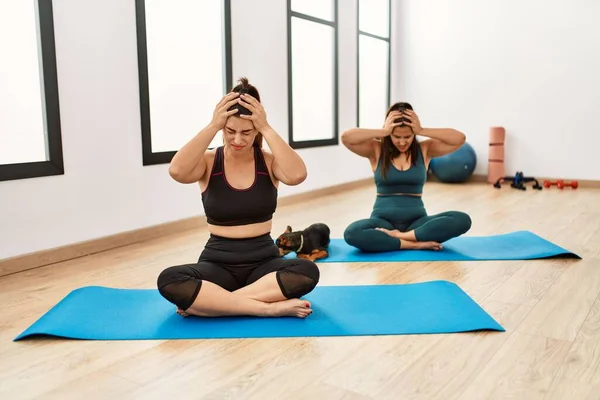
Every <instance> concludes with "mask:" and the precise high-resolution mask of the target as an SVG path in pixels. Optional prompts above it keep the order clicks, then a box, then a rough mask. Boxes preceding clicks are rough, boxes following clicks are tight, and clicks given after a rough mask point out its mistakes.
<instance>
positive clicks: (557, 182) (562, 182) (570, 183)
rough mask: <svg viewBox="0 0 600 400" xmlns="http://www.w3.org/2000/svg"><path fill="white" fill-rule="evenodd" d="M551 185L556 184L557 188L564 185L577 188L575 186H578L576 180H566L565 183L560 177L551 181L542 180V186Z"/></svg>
mask: <svg viewBox="0 0 600 400" xmlns="http://www.w3.org/2000/svg"><path fill="white" fill-rule="evenodd" d="M553 185H556V187H557V188H559V189H563V188H564V187H565V186H570V187H572V188H573V189H577V187H579V183H578V182H577V181H571V182H566V183H565V181H563V180H562V179H559V180H557V181H556V182H551V181H549V180H545V181H544V187H545V188H546V189H547V188H549V187H550V186H553Z"/></svg>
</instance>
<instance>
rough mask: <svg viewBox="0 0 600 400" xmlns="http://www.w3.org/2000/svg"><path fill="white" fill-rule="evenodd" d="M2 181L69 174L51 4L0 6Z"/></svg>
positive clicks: (18, 0) (43, 0) (44, 0)
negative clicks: (64, 164)
mask: <svg viewBox="0 0 600 400" xmlns="http://www.w3.org/2000/svg"><path fill="white" fill-rule="evenodd" d="M0 48H1V49H2V62H1V63H0V88H2V90H0V181H8V180H16V179H26V178H36V177H42V176H50V175H61V174H63V173H64V166H63V154H62V140H61V127H60V110H59V103H58V82H57V81H58V79H57V74H56V53H55V46H54V21H53V15H52V1H51V0H37V1H22V0H9V1H2V2H0Z"/></svg>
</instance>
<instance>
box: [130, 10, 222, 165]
mask: <svg viewBox="0 0 600 400" xmlns="http://www.w3.org/2000/svg"><path fill="white" fill-rule="evenodd" d="M135 13H136V32H137V53H138V77H139V78H138V79H139V96H140V100H139V101H140V122H141V135H142V165H143V166H149V165H158V164H169V163H170V162H171V160H172V159H173V157H174V156H175V154H176V153H177V150H171V151H160V152H153V151H152V127H151V123H150V92H149V82H148V47H147V41H146V2H145V0H135ZM221 38H222V39H223V41H224V54H223V59H224V63H223V64H224V66H225V71H224V75H225V79H224V84H223V85H224V88H223V95H225V94H227V92H228V91H229V90H231V88H232V84H233V78H232V77H233V75H232V52H231V0H224V1H223V31H222V32H221Z"/></svg>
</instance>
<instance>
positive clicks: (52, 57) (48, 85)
mask: <svg viewBox="0 0 600 400" xmlns="http://www.w3.org/2000/svg"><path fill="white" fill-rule="evenodd" d="M36 4H37V15H36V17H37V20H38V23H39V31H38V35H37V39H38V44H39V46H40V49H41V54H40V56H41V59H40V65H39V67H40V70H41V71H40V72H41V74H42V77H43V82H41V89H42V96H41V98H40V100H41V101H42V107H43V112H44V113H43V117H44V118H43V122H44V127H45V130H46V135H45V141H46V156H47V158H48V160H47V161H31V162H23V163H13V164H0V182H1V181H11V180H19V179H30V178H41V177H48V176H55V175H64V173H65V168H64V161H63V148H62V129H61V121H60V103H59V95H58V71H57V64H56V41H55V32H54V12H53V8H52V0H36Z"/></svg>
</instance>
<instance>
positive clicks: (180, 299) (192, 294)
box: [156, 266, 202, 310]
mask: <svg viewBox="0 0 600 400" xmlns="http://www.w3.org/2000/svg"><path fill="white" fill-rule="evenodd" d="M156 285H157V286H158V292H159V293H160V294H161V295H162V296H163V297H164V298H165V299H167V300H168V301H169V302H171V303H173V304H175V305H176V306H177V307H179V308H181V309H182V310H187V309H188V308H189V307H190V306H191V305H192V304H193V303H194V300H196V297H197V296H198V293H199V292H200V287H201V286H202V281H201V280H200V279H196V278H194V277H192V276H190V275H189V274H186V273H185V269H184V268H183V267H178V266H175V267H169V268H167V269H165V270H163V271H162V272H161V273H160V274H159V275H158V278H157V280H156Z"/></svg>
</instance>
